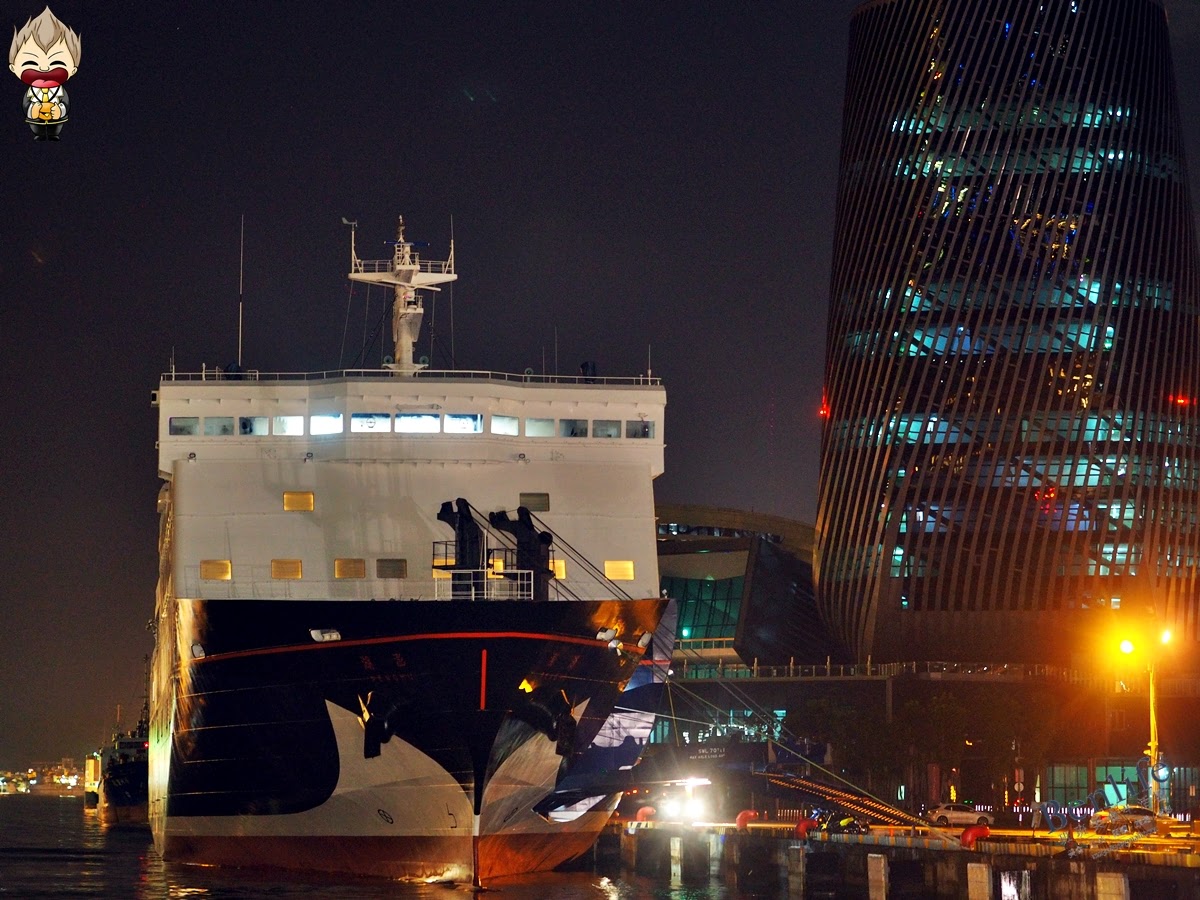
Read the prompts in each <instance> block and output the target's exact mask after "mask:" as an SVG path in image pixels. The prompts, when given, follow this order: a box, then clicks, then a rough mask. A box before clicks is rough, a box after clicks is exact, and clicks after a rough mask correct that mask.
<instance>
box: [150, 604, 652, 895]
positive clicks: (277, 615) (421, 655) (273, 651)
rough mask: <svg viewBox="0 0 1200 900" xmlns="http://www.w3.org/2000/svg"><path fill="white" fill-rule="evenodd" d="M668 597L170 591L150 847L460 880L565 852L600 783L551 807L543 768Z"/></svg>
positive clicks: (178, 854)
mask: <svg viewBox="0 0 1200 900" xmlns="http://www.w3.org/2000/svg"><path fill="white" fill-rule="evenodd" d="M667 602H668V601H666V600H665V599H660V598H654V599H648V600H603V601H549V602H545V601H543V602H537V601H529V600H513V601H494V602H469V601H461V600H449V601H305V600H293V601H289V600H207V601H205V600H176V601H174V603H175V607H174V613H175V614H174V615H173V616H171V617H170V619H171V620H172V627H173V629H174V631H175V633H174V634H173V635H164V634H162V633H160V634H159V636H158V645H159V648H160V649H159V653H160V654H162V653H164V652H167V648H171V647H174V648H176V658H175V659H174V660H171V661H167V660H163V659H160V660H159V663H158V664H157V665H156V667H155V673H156V674H155V678H156V681H157V684H156V686H155V693H156V695H157V696H158V697H160V698H163V699H162V700H160V702H157V703H156V704H155V713H154V721H153V722H152V737H151V744H152V762H151V781H152V784H153V785H155V788H156V789H155V790H154V792H153V793H154V796H153V798H152V804H151V818H152V820H153V824H154V828H155V835H156V841H157V843H158V846H159V849H160V851H162V852H164V854H166V855H168V856H169V858H171V859H174V860H178V861H181V862H196V863H205V864H228V865H264V864H266V865H272V866H282V867H293V868H302V869H318V870H326V871H335V872H350V873H354V874H362V875H378V876H386V877H392V878H410V879H426V880H450V881H468V880H474V881H476V882H480V881H482V880H484V879H489V878H495V877H499V876H503V875H510V874H519V873H525V872H531V871H540V870H546V869H550V868H553V867H554V866H556V865H558V864H559V863H562V862H564V861H567V860H569V859H571V858H573V857H575V856H578V855H579V854H581V853H583V852H584V851H586V850H587V849H588V848H589V847H590V846H591V844H592V843H593V842H594V840H595V837H596V835H597V834H598V832H599V830H600V828H601V827H602V826H603V825H604V823H605V822H606V821H607V820H608V818H609V815H610V814H611V812H612V810H613V808H614V807H615V805H616V801H617V799H618V797H619V795H617V794H614V793H611V788H607V789H604V790H608V791H610V792H609V793H603V792H598V793H596V794H595V795H592V796H588V791H587V790H586V789H585V790H583V791H576V792H574V794H573V797H572V804H571V806H570V808H562V807H560V808H556V807H555V806H554V802H555V801H554V794H553V792H554V789H555V786H556V785H557V784H558V783H559V782H560V781H561V780H562V779H563V778H564V777H567V776H569V775H570V774H571V771H572V766H573V765H574V764H576V763H577V762H579V761H580V760H581V759H582V758H583V753H584V751H585V750H586V748H587V747H588V746H589V744H590V743H591V742H592V741H593V739H594V738H595V737H596V735H597V734H598V733H599V732H600V731H601V728H602V726H603V725H604V723H605V721H606V720H607V719H608V718H609V717H610V715H612V714H613V707H614V705H616V704H617V703H618V699H619V698H620V695H621V691H622V689H623V688H624V686H625V685H626V683H627V682H628V681H629V680H630V678H631V677H632V676H633V674H634V672H635V670H636V669H637V667H638V663H639V661H640V660H641V658H642V656H643V652H644V648H645V647H646V646H647V644H648V642H649V635H650V634H651V633H652V632H654V630H655V628H656V626H657V625H658V623H659V619H660V617H661V616H662V613H663V610H664V607H665V606H666V604H667ZM164 662H166V663H167V664H165V665H164V664H163V663H164ZM164 701H165V702H164ZM573 780H576V781H577V780H578V779H573ZM585 783H586V779H585ZM600 790H601V789H598V791H600Z"/></svg>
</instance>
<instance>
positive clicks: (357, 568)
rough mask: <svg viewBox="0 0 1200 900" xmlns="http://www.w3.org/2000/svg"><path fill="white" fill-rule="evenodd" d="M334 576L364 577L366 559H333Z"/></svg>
mask: <svg viewBox="0 0 1200 900" xmlns="http://www.w3.org/2000/svg"><path fill="white" fill-rule="evenodd" d="M333 577H334V578H366V577H367V561H366V560H365V559H335V560H334V561H333Z"/></svg>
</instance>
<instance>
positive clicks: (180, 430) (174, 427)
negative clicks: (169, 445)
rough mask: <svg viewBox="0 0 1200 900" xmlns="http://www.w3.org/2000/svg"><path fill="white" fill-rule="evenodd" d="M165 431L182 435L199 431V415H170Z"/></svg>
mask: <svg viewBox="0 0 1200 900" xmlns="http://www.w3.org/2000/svg"><path fill="white" fill-rule="evenodd" d="M167 433H168V434H172V435H178V436H184V435H193V434H199V433H200V417H199V416H171V418H170V420H169V421H168V422H167Z"/></svg>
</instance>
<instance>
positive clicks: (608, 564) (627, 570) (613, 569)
mask: <svg viewBox="0 0 1200 900" xmlns="http://www.w3.org/2000/svg"><path fill="white" fill-rule="evenodd" d="M604 577H605V578H607V579H608V580H609V581H633V560H632V559H606V560H605V561H604Z"/></svg>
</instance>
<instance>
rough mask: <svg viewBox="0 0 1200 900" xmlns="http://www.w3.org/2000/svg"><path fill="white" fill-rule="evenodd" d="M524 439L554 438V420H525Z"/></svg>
mask: <svg viewBox="0 0 1200 900" xmlns="http://www.w3.org/2000/svg"><path fill="white" fill-rule="evenodd" d="M525 437H554V420H553V419H526V420H525Z"/></svg>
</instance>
